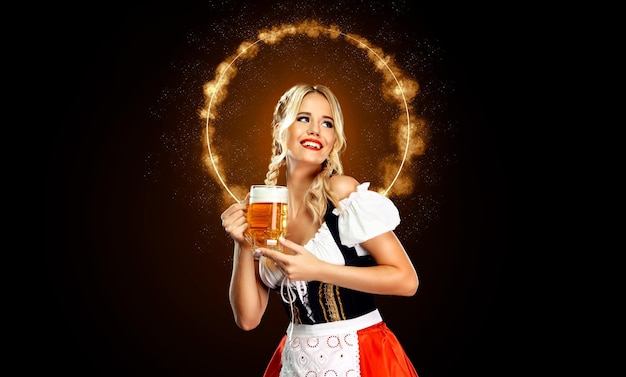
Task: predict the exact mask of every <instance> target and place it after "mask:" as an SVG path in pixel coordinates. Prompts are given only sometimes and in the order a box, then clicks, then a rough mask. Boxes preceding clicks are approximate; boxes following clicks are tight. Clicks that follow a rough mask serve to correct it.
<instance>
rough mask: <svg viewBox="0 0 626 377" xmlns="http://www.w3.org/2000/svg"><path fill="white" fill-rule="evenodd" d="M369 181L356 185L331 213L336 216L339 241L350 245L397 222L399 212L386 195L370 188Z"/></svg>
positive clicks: (384, 230)
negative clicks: (337, 217) (339, 207)
mask: <svg viewBox="0 0 626 377" xmlns="http://www.w3.org/2000/svg"><path fill="white" fill-rule="evenodd" d="M369 186H370V183H369V182H365V183H362V184H360V185H359V186H357V190H356V191H355V192H353V193H351V194H350V196H349V197H347V198H345V199H343V200H341V201H340V202H339V204H340V205H341V208H342V209H343V211H339V210H338V209H337V208H335V209H334V210H333V214H335V215H337V216H339V219H338V221H339V223H338V227H339V237H340V238H341V243H342V244H344V245H346V246H348V247H352V246H355V245H357V244H359V243H361V242H364V241H367V240H369V239H370V238H374V237H376V236H378V235H381V234H383V233H385V232H388V231H390V230H394V229H395V228H396V227H397V226H398V224H400V214H399V213H398V209H397V208H396V206H395V204H393V202H392V201H391V200H389V198H387V197H385V196H383V195H381V194H379V193H377V192H375V191H370V190H369Z"/></svg>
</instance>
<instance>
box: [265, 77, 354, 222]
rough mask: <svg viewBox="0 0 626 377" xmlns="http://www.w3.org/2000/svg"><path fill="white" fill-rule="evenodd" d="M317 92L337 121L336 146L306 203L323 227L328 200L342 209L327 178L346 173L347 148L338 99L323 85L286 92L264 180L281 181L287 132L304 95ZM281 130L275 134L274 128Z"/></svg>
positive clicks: (269, 182)
mask: <svg viewBox="0 0 626 377" xmlns="http://www.w3.org/2000/svg"><path fill="white" fill-rule="evenodd" d="M312 92H317V93H319V94H321V95H323V96H324V97H325V98H326V99H327V100H328V102H329V104H330V110H331V112H332V117H333V119H334V124H333V125H334V127H333V128H334V130H335V143H334V144H333V148H332V150H331V152H330V154H329V156H328V158H327V159H326V160H325V161H324V162H323V163H322V170H321V172H320V173H319V174H318V175H317V176H316V177H315V178H314V179H313V183H312V184H311V187H309V190H308V192H307V194H306V195H305V198H304V202H305V205H306V208H307V209H308V210H309V211H310V212H311V213H312V214H313V221H314V222H317V223H318V224H320V225H321V223H322V222H323V219H324V215H325V214H326V208H327V205H326V203H327V200H330V201H331V202H332V203H333V204H334V206H335V207H337V208H339V203H338V202H337V200H336V199H335V198H334V197H333V195H332V193H331V191H330V185H329V183H328V182H329V181H328V179H329V178H330V177H331V176H333V175H335V174H343V165H342V164H341V158H340V156H341V154H342V153H343V151H344V150H345V149H346V137H345V135H344V132H343V113H342V111H341V106H340V105H339V100H338V99H337V97H336V96H335V95H334V94H333V92H332V91H331V90H330V89H329V88H328V87H327V86H324V85H309V84H298V85H294V86H293V87H291V88H290V89H289V90H287V91H286V92H285V93H284V94H283V95H282V97H281V98H280V100H279V101H278V103H277V104H276V108H275V109H274V118H273V120H272V131H273V135H274V142H273V145H272V157H271V159H270V164H269V167H268V172H267V174H266V177H265V184H267V185H275V184H276V182H277V180H278V174H279V171H280V168H281V167H282V166H284V165H285V163H286V157H287V130H288V129H289V127H291V125H292V124H293V123H294V122H295V121H296V116H297V114H298V111H299V109H300V104H301V103H302V99H303V98H304V96H305V95H307V94H309V93H312ZM276 126H278V129H277V130H276V131H274V129H275V127H276Z"/></svg>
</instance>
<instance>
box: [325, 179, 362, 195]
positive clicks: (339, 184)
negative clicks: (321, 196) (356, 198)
mask: <svg viewBox="0 0 626 377" xmlns="http://www.w3.org/2000/svg"><path fill="white" fill-rule="evenodd" d="M328 183H329V185H330V191H332V192H333V194H334V195H335V198H337V200H342V199H345V198H347V197H348V196H350V194H351V193H353V192H355V191H356V188H357V186H359V184H360V183H359V181H357V180H356V179H354V178H353V177H351V176H349V175H333V176H332V177H330V179H329V181H328Z"/></svg>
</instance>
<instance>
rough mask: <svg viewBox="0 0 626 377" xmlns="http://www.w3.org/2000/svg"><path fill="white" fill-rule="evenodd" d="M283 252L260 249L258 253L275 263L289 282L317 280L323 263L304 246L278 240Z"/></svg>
mask: <svg viewBox="0 0 626 377" xmlns="http://www.w3.org/2000/svg"><path fill="white" fill-rule="evenodd" d="M279 242H280V243H281V245H283V251H282V252H281V251H278V250H272V249H267V248H260V249H259V252H260V253H261V255H263V256H265V257H266V258H269V259H271V260H272V261H274V263H276V266H277V267H278V268H280V269H281V270H282V271H283V273H284V274H285V276H286V277H287V278H288V279H289V280H291V281H298V280H303V281H308V280H313V279H317V278H318V276H319V270H320V268H321V267H322V264H323V263H325V262H324V261H322V260H320V259H319V258H317V257H316V256H315V255H313V254H311V253H310V252H309V251H308V250H307V249H305V248H304V246H301V245H298V244H297V243H295V242H292V241H289V240H287V239H284V238H281V239H279Z"/></svg>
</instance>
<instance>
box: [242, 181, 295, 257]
mask: <svg viewBox="0 0 626 377" xmlns="http://www.w3.org/2000/svg"><path fill="white" fill-rule="evenodd" d="M288 200H289V191H288V190H287V187H286V186H276V185H274V186H271V185H252V186H250V198H249V204H248V214H247V220H248V235H249V236H250V239H249V240H248V241H250V243H251V244H252V250H256V249H257V248H258V247H265V248H268V249H273V250H278V251H283V248H282V245H281V244H280V242H278V239H279V238H280V237H285V234H286V233H287V202H288Z"/></svg>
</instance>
